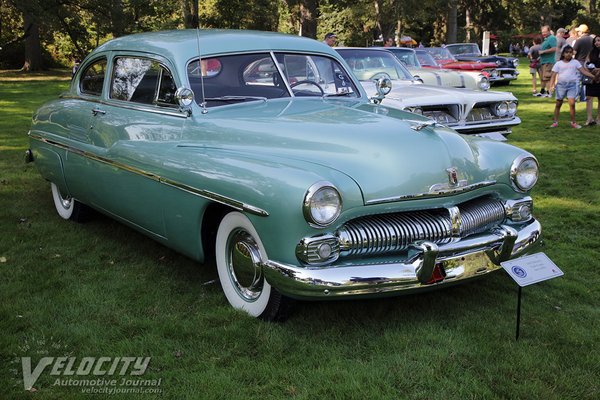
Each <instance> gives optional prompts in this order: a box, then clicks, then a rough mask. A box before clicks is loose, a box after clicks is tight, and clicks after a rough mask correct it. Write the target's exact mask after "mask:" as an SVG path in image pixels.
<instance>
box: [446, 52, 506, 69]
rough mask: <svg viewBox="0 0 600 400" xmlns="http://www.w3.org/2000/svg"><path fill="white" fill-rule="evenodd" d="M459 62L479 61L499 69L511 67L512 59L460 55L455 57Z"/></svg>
mask: <svg viewBox="0 0 600 400" xmlns="http://www.w3.org/2000/svg"><path fill="white" fill-rule="evenodd" d="M456 58H458V59H459V60H461V61H480V62H483V63H494V64H495V65H497V66H499V67H511V68H512V67H513V63H512V59H509V58H507V57H499V56H478V55H474V54H460V55H458V56H456Z"/></svg>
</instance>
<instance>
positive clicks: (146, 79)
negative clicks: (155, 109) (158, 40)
mask: <svg viewBox="0 0 600 400" xmlns="http://www.w3.org/2000/svg"><path fill="white" fill-rule="evenodd" d="M176 90H177V87H176V85H175V82H174V80H173V76H172V74H171V73H170V72H169V70H168V69H166V68H165V67H164V66H162V65H161V64H159V63H158V62H156V61H154V60H149V59H147V58H136V57H119V58H116V59H115V64H114V68H113V78H112V82H111V87H110V98H111V99H116V100H123V101H131V102H135V103H142V104H158V105H176V104H177V102H176V99H175V91H176Z"/></svg>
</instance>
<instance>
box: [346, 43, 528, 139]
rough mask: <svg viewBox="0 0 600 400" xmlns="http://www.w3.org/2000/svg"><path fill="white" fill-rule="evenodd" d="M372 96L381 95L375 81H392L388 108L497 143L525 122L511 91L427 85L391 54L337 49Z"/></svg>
mask: <svg viewBox="0 0 600 400" xmlns="http://www.w3.org/2000/svg"><path fill="white" fill-rule="evenodd" d="M336 50H337V51H338V52H339V53H340V55H341V56H342V57H343V58H344V60H346V62H347V63H348V65H349V66H350V68H351V69H352V72H354V74H355V75H356V77H357V78H358V79H359V80H360V82H361V84H362V86H363V87H364V88H365V90H366V91H367V93H368V94H369V96H376V95H377V88H376V84H375V82H374V81H375V80H377V79H378V78H381V77H385V78H389V79H391V81H392V90H391V92H390V93H389V94H388V95H387V96H386V97H385V99H384V100H383V104H385V105H387V106H388V107H394V108H398V109H400V110H407V111H411V112H415V113H418V114H421V115H424V116H426V117H428V118H431V119H432V120H434V121H436V122H438V123H440V124H444V125H446V126H449V127H451V128H453V129H456V130H457V131H458V132H460V133H465V134H477V135H481V136H486V137H489V138H493V139H496V140H505V139H504V137H505V136H506V135H508V134H510V133H511V132H512V127H514V126H516V125H518V124H520V123H521V119H520V118H519V117H518V116H517V98H516V97H515V96H513V95H512V93H507V92H493V91H488V92H484V91H481V90H469V89H455V88H445V87H440V86H430V85H424V84H422V82H420V81H417V80H416V79H415V78H414V77H413V76H412V74H411V73H410V72H409V71H408V70H407V69H406V67H405V66H404V65H403V64H402V63H401V62H400V61H398V59H397V58H396V57H395V56H394V55H392V54H391V53H390V52H389V51H387V50H383V49H377V48H372V47H370V48H359V47H356V48H337V49H336Z"/></svg>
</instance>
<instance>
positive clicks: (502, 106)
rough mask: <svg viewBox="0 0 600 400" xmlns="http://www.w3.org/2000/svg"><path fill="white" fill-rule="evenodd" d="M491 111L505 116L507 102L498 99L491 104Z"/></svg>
mask: <svg viewBox="0 0 600 400" xmlns="http://www.w3.org/2000/svg"><path fill="white" fill-rule="evenodd" d="M492 112H493V113H494V115H495V116H497V117H506V116H507V115H508V103H507V102H506V101H500V102H498V103H495V104H494V105H492Z"/></svg>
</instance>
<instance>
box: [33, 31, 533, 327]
mask: <svg viewBox="0 0 600 400" xmlns="http://www.w3.org/2000/svg"><path fill="white" fill-rule="evenodd" d="M378 103H380V102H373V101H370V100H369V98H368V97H367V95H366V93H365V91H364V89H362V88H361V85H360V84H359V82H358V80H357V79H356V78H355V77H354V76H353V74H352V73H351V72H350V69H349V68H348V66H347V64H346V63H345V62H344V60H343V59H342V58H341V57H340V56H339V55H338V54H337V53H336V52H335V51H334V50H333V49H330V48H329V47H327V46H326V45H324V44H322V43H320V42H317V41H314V40H311V39H306V38H301V37H295V36H288V35H281V34H275V33H266V32H241V31H227V30H216V31H208V30H201V31H194V30H189V31H188V30H180V31H171V32H155V33H146V34H137V35H131V36H127V37H122V38H118V39H115V40H112V41H109V42H107V43H105V44H103V45H101V46H100V47H98V48H97V49H96V50H94V51H93V52H92V53H91V54H90V55H89V56H88V57H86V59H85V60H84V61H83V62H82V64H81V67H80V69H79V70H78V72H77V74H76V75H75V77H74V79H73V82H72V84H71V87H70V89H69V91H68V92H67V93H64V94H63V95H62V96H61V97H60V98H59V99H57V100H54V101H51V102H49V103H47V104H45V105H43V106H42V107H41V108H40V109H39V110H37V112H36V113H35V114H34V116H33V122H32V126H31V130H30V131H29V138H30V150H28V152H27V159H28V160H29V161H34V162H35V164H36V166H37V168H38V169H39V171H40V173H41V175H42V176H43V177H44V178H45V179H46V180H47V181H49V182H50V187H51V191H52V196H53V198H54V204H55V206H56V210H57V211H58V214H59V215H60V216H61V217H62V218H64V219H70V220H80V219H81V218H82V217H83V216H84V212H85V211H86V209H88V208H90V207H91V208H93V209H96V210H98V211H100V212H102V213H105V214H106V215H109V216H111V217H113V218H115V219H117V220H119V221H122V222H123V223H125V224H127V225H129V226H131V227H132V228H134V229H136V230H138V231H140V232H143V233H144V234H146V235H148V236H149V237H151V238H153V239H155V240H156V241H158V242H160V243H162V244H164V245H166V246H169V247H171V248H173V249H175V250H177V251H179V252H181V253H183V254H186V255H187V256H189V257H191V258H193V259H196V260H198V261H199V262H205V260H208V259H210V258H211V257H215V259H216V265H217V269H218V274H219V278H220V282H221V285H222V288H223V291H224V293H225V296H226V298H227V300H228V301H229V302H230V303H231V305H232V306H233V307H235V308H238V309H242V310H244V311H246V312H247V313H249V314H251V315H253V316H256V317H261V318H264V319H270V320H273V319H278V318H281V317H283V316H284V314H285V311H286V310H287V304H288V303H289V300H290V298H296V299H338V298H349V297H357V298H358V297H374V296H385V295H394V294H400V293H407V292H411V291H418V290H426V289H431V288H440V287H444V286H448V285H450V284H452V283H455V282H460V281H466V280H469V279H470V278H474V277H477V276H480V275H484V274H486V273H488V272H490V271H494V270H497V269H499V263H500V262H501V261H503V260H507V259H510V258H514V257H518V256H520V255H523V254H526V253H529V252H531V251H533V250H534V249H536V247H537V246H538V244H540V240H541V238H540V235H541V227H540V224H539V223H538V221H537V220H536V219H534V217H533V216H532V209H533V202H532V198H531V197H530V195H529V191H530V190H531V189H532V187H533V186H534V185H535V183H536V181H537V176H538V163H537V161H536V159H535V157H534V156H533V155H531V154H530V153H528V152H526V151H523V150H521V149H519V148H517V147H514V146H511V145H508V144H505V143H500V142H496V141H491V140H487V139H483V138H478V137H467V136H462V135H459V134H457V133H456V132H455V131H453V130H452V129H450V128H447V127H445V126H443V125H441V124H440V123H438V122H436V121H432V120H429V119H427V118H425V117H423V116H421V115H416V114H412V113H409V112H405V111H400V110H397V109H393V108H387V107H385V106H383V105H381V104H378Z"/></svg>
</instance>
